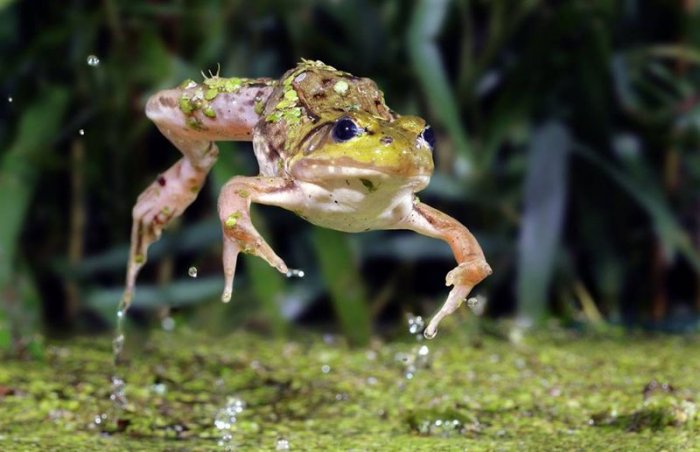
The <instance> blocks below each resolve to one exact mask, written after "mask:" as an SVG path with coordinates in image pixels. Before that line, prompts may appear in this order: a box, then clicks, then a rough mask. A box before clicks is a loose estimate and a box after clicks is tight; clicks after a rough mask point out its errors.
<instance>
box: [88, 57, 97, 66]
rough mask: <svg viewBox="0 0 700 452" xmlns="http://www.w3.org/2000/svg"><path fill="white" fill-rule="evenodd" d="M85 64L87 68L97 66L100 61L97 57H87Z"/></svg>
mask: <svg viewBox="0 0 700 452" xmlns="http://www.w3.org/2000/svg"><path fill="white" fill-rule="evenodd" d="M87 64H88V66H92V67H95V66H98V65H99V64H100V59H99V58H98V57H97V55H88V57H87Z"/></svg>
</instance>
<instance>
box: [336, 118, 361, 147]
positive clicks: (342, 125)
mask: <svg viewBox="0 0 700 452" xmlns="http://www.w3.org/2000/svg"><path fill="white" fill-rule="evenodd" d="M357 132H358V128H357V125H355V123H354V122H352V119H350V118H340V119H339V120H338V122H336V123H335V125H334V126H333V139H334V140H335V141H338V142H343V141H348V140H349V139H351V138H355V137H356V136H357Z"/></svg>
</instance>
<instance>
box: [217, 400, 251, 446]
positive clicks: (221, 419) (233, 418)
mask: <svg viewBox="0 0 700 452" xmlns="http://www.w3.org/2000/svg"><path fill="white" fill-rule="evenodd" d="M244 408H245V402H243V400H241V399H239V398H238V397H229V398H228V399H226V405H225V406H224V407H223V408H221V409H220V410H219V411H218V412H217V413H216V417H215V418H214V427H216V428H217V429H218V430H221V436H220V437H219V442H218V444H219V446H220V447H226V448H227V449H226V450H230V449H229V448H230V446H231V440H232V439H233V436H232V435H231V427H233V425H234V424H235V423H236V422H237V421H238V415H239V414H241V413H242V412H243V409H244Z"/></svg>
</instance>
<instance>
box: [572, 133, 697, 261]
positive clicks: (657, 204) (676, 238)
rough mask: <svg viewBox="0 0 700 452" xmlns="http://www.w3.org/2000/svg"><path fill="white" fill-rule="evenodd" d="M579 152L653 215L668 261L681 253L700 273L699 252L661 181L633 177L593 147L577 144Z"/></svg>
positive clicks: (577, 151)
mask: <svg viewBox="0 0 700 452" xmlns="http://www.w3.org/2000/svg"><path fill="white" fill-rule="evenodd" d="M575 151H576V154H577V155H580V156H582V157H584V158H585V159H586V160H588V161H589V162H591V163H593V164H594V165H596V166H598V167H599V168H601V169H602V170H603V171H604V172H605V173H606V174H607V175H608V176H610V177H611V178H612V179H613V180H614V181H615V182H617V183H618V184H619V185H620V186H621V187H622V188H623V189H624V190H625V191H626V192H627V194H628V195H630V196H631V197H632V198H633V199H634V200H635V201H637V203H638V204H639V205H640V207H642V208H643V209H644V210H645V211H646V212H647V214H648V215H649V216H650V218H651V220H652V222H653V224H654V229H655V230H656V233H657V235H658V237H659V240H661V242H662V244H663V247H664V252H665V254H666V256H668V257H669V260H670V259H671V258H672V255H673V254H674V253H675V252H679V253H681V254H682V255H683V256H684V257H685V258H686V259H687V260H688V262H689V263H690V264H691V265H692V266H693V268H694V269H695V271H697V272H700V255H698V252H697V251H696V250H695V248H694V247H693V243H692V241H691V240H690V237H689V236H688V234H687V232H686V231H684V230H683V228H682V227H681V226H680V225H679V224H678V221H677V220H676V218H675V216H674V215H673V210H672V209H671V207H670V206H669V204H668V202H667V201H666V200H665V199H664V195H663V194H662V192H661V189H660V188H659V186H658V184H657V183H655V181H654V180H651V179H650V178H644V179H634V178H632V177H630V176H629V175H627V174H625V173H623V172H622V171H620V170H618V169H617V168H615V167H614V166H613V165H611V164H610V163H609V162H606V161H605V160H603V159H602V158H600V157H599V156H597V155H596V154H595V153H594V152H592V151H591V150H590V149H588V148H586V147H584V146H581V145H578V146H576V148H575Z"/></svg>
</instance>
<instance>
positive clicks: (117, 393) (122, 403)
mask: <svg viewBox="0 0 700 452" xmlns="http://www.w3.org/2000/svg"><path fill="white" fill-rule="evenodd" d="M127 306H128V303H127V302H126V301H125V300H124V299H122V300H121V301H120V302H119V308H118V309H117V326H116V331H115V334H114V339H113V340H112V372H113V373H112V380H111V382H112V385H111V388H110V389H111V390H110V394H109V399H110V400H111V401H112V410H111V415H112V418H113V419H114V420H115V423H116V425H117V427H118V424H119V418H120V416H121V413H122V412H123V411H124V409H125V408H126V405H127V403H128V401H127V398H126V381H124V379H123V378H121V377H120V376H119V368H120V364H121V358H122V353H123V352H124V342H125V340H126V336H125V335H124V321H125V320H126V309H127Z"/></svg>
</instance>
